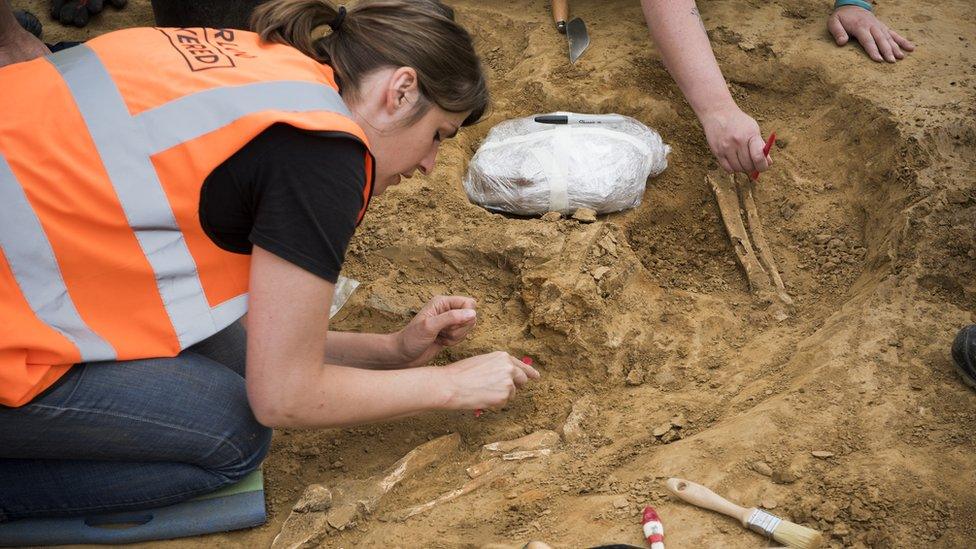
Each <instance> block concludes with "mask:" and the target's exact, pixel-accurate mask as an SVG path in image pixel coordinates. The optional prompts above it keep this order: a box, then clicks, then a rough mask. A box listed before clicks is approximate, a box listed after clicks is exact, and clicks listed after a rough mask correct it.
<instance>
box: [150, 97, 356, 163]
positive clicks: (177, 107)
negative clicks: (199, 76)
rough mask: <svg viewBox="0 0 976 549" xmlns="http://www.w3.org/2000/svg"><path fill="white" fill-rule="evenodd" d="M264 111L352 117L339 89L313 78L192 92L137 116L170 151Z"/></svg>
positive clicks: (155, 144) (157, 147)
mask: <svg viewBox="0 0 976 549" xmlns="http://www.w3.org/2000/svg"><path fill="white" fill-rule="evenodd" d="M261 111H285V112H305V111H332V112H335V113H338V114H341V115H343V116H346V117H349V116H351V114H350V113H349V110H348V109H347V108H346V105H345V103H343V102H342V97H340V96H339V92H337V91H335V90H334V89H332V88H330V87H328V86H323V85H321V84H314V83H312V82H294V81H280V82H258V83H254V84H245V85H242V86H232V87H226V88H215V89H212V90H206V91H202V92H197V93H194V94H192V95H187V96H185V97H182V98H180V99H175V100H173V101H170V102H169V103H166V104H164V105H160V106H159V107H156V108H155V109H150V110H148V111H145V112H143V113H141V114H139V115H138V116H136V117H135V118H136V121H137V122H138V123H139V124H141V125H142V127H143V128H144V131H145V132H146V134H147V135H148V136H149V139H150V141H151V143H152V153H153V154H156V153H158V152H162V151H165V150H166V149H168V148H170V147H174V146H176V145H179V144H180V143H183V142H184V141H189V140H191V139H196V138H197V137H200V136H201V135H205V134H208V133H210V132H212V131H215V130H218V129H220V128H222V127H224V126H226V125H228V124H230V123H231V122H233V121H235V120H237V119H238V118H242V117H244V116H247V115H248V114H251V113H255V112H261Z"/></svg>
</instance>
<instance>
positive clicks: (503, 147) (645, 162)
mask: <svg viewBox="0 0 976 549" xmlns="http://www.w3.org/2000/svg"><path fill="white" fill-rule="evenodd" d="M557 115H567V116H568V117H569V120H570V121H572V120H573V119H574V118H578V119H582V120H584V121H585V120H587V119H588V118H589V119H597V120H600V121H599V122H598V123H569V124H543V123H539V122H535V120H534V118H535V117H534V116H531V117H528V118H518V119H514V120H507V121H505V122H502V123H501V124H498V125H497V126H495V127H494V128H492V129H491V131H490V132H489V133H488V137H487V138H486V139H485V142H484V143H482V145H481V147H480V148H479V149H478V152H477V153H475V155H474V158H472V159H471V162H470V163H469V165H468V173H467V175H466V176H465V178H464V190H465V192H467V194H468V199H470V200H471V202H473V203H475V204H479V205H481V206H484V207H485V208H487V209H489V210H496V211H503V212H508V213H513V214H518V215H540V214H544V213H546V212H550V211H557V212H562V213H564V214H570V213H572V212H573V211H575V210H576V209H577V208H592V209H593V210H596V212H597V213H601V214H603V213H609V212H616V211H619V210H624V209H627V208H633V207H636V206H638V205H639V204H640V202H641V197H642V196H643V195H644V187H645V185H646V183H647V178H648V177H649V176H654V175H657V174H659V173H661V172H663V171H664V169H665V168H667V167H668V160H667V155H668V152H670V150H671V148H670V147H668V146H667V145H665V144H664V142H663V141H662V140H661V136H660V135H658V133H657V132H655V131H654V130H652V129H650V128H648V127H647V126H645V125H643V124H641V123H640V122H638V121H637V120H634V119H633V118H629V117H626V116H620V115H574V114H572V113H552V114H551V115H547V116H553V117H555V116H557Z"/></svg>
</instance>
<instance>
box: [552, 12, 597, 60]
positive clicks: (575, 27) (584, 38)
mask: <svg viewBox="0 0 976 549" xmlns="http://www.w3.org/2000/svg"><path fill="white" fill-rule="evenodd" d="M552 18H553V20H555V21H556V30H558V31H559V32H561V33H563V34H565V35H566V38H567V40H568V41H569V62H570V63H575V62H576V60H577V59H579V58H580V56H581V55H583V52H584V51H586V48H587V47H588V46H589V45H590V35H589V34H588V33H587V32H586V23H584V22H583V20H582V19H580V18H579V17H574V18H573V19H572V20H571V21H569V22H567V21H566V19H568V18H569V0H552Z"/></svg>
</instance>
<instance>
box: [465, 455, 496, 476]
mask: <svg viewBox="0 0 976 549" xmlns="http://www.w3.org/2000/svg"><path fill="white" fill-rule="evenodd" d="M501 462H502V460H500V459H498V458H491V459H489V460H485V461H482V462H479V463H475V464H474V465H472V466H471V467H468V468H467V469H465V472H467V473H468V476H469V477H471V478H478V477H480V476H481V475H483V474H485V473H487V472H488V471H491V470H492V469H494V468H495V467H496V466H497V465H498V464H499V463H501Z"/></svg>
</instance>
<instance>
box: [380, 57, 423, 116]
mask: <svg viewBox="0 0 976 549" xmlns="http://www.w3.org/2000/svg"><path fill="white" fill-rule="evenodd" d="M418 99H420V87H419V86H418V85H417V71H416V70H414V69H413V68H411V67H400V68H398V69H397V70H395V71H393V74H391V75H390V79H389V87H388V89H387V93H386V108H387V111H388V112H389V113H390V114H394V113H396V112H397V111H402V112H409V111H410V110H412V109H413V106H414V105H415V104H416V103H417V100H418Z"/></svg>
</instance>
